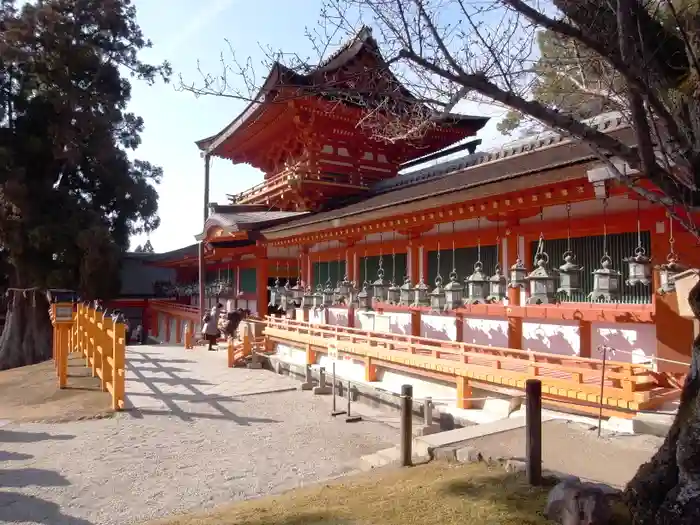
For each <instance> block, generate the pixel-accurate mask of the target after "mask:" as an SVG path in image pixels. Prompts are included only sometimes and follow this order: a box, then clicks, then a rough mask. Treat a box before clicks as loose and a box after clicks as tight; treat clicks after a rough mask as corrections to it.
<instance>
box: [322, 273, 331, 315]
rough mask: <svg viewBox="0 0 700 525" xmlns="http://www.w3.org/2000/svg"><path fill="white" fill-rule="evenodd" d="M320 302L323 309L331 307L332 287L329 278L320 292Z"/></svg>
mask: <svg viewBox="0 0 700 525" xmlns="http://www.w3.org/2000/svg"><path fill="white" fill-rule="evenodd" d="M321 302H322V304H323V307H324V308H328V307H329V306H332V305H333V285H332V284H331V278H330V277H329V278H328V279H327V280H326V286H325V288H324V289H323V292H321Z"/></svg>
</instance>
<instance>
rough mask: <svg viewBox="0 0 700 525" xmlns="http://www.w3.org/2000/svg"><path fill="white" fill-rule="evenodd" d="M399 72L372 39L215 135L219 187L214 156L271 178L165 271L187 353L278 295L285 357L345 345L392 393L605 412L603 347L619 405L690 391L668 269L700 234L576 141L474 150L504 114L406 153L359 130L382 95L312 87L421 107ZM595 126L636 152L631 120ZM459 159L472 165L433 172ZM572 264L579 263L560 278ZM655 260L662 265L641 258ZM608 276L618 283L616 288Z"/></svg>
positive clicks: (280, 81)
mask: <svg viewBox="0 0 700 525" xmlns="http://www.w3.org/2000/svg"><path fill="white" fill-rule="evenodd" d="M382 66H383V63H382V58H381V55H380V54H379V51H378V48H377V45H376V42H375V41H374V39H373V38H372V36H371V33H370V32H369V31H367V30H363V31H362V32H361V33H360V34H359V35H358V36H357V37H356V38H355V39H354V40H353V41H352V42H350V43H349V44H348V45H347V46H346V47H345V48H343V49H342V50H340V51H339V52H338V53H336V54H335V55H334V56H333V57H332V58H331V59H330V60H328V61H327V62H325V63H324V64H322V65H321V66H319V67H318V68H317V69H315V70H314V71H311V72H310V73H309V74H307V75H303V76H302V75H298V74H296V73H294V72H292V71H290V70H288V69H285V68H284V67H283V66H281V65H277V66H275V67H274V68H273V69H272V71H271V72H270V74H269V76H268V78H267V80H266V81H265V85H264V87H263V88H262V90H261V91H260V93H259V96H258V98H257V99H256V100H255V101H254V102H252V103H251V104H250V105H249V106H248V107H247V108H246V110H245V111H244V112H243V113H242V114H241V115H239V116H238V117H237V118H236V119H235V120H234V121H233V122H232V123H231V124H230V125H229V126H227V127H226V128H225V129H223V130H221V131H220V132H219V133H217V134H216V135H214V136H212V137H209V138H207V139H204V140H202V141H200V142H198V143H197V145H198V147H199V148H200V150H201V151H202V154H203V158H204V162H205V173H206V177H205V180H206V181H207V191H205V193H206V194H208V180H209V165H210V162H209V161H210V159H211V157H219V158H224V159H229V160H231V161H232V162H234V163H248V164H251V165H253V166H255V167H257V168H259V169H260V170H262V171H263V172H264V173H265V178H264V181H263V182H262V183H261V184H258V185H257V186H254V187H253V188H251V189H249V190H247V191H245V192H243V193H241V194H238V195H231V196H230V201H231V202H230V204H228V205H211V206H210V205H209V203H208V202H205V210H206V211H205V217H204V226H203V228H202V233H201V234H200V235H199V236H197V241H198V244H197V245H195V246H191V247H189V248H186V249H184V250H180V251H179V252H177V253H173V254H172V255H171V256H169V255H168V254H163V255H162V256H161V260H160V261H158V262H156V264H158V265H161V266H167V267H170V268H173V269H175V270H176V274H177V281H178V282H177V285H178V286H177V290H178V293H179V295H180V297H181V299H180V301H179V302H178V303H177V304H175V303H172V302H170V303H166V302H156V303H154V305H153V309H154V312H155V313H156V318H157V324H155V325H154V326H151V333H152V334H153V335H156V336H158V337H160V338H161V339H165V340H170V341H173V342H174V341H177V342H180V341H181V338H182V331H183V329H184V327H185V326H186V325H187V324H188V323H194V326H195V330H198V329H199V323H200V319H201V315H202V312H203V310H204V309H206V308H208V307H209V306H210V305H211V304H213V302H214V301H216V300H217V298H218V300H220V301H221V302H226V301H229V302H230V305H231V306H237V307H243V308H248V309H250V310H251V311H252V312H254V313H258V314H259V315H260V316H265V315H266V314H267V312H268V303H269V302H272V303H274V304H276V305H278V306H281V307H282V308H281V309H282V310H284V311H286V312H287V317H291V318H293V319H295V320H296V321H294V322H292V321H286V322H282V321H274V322H271V323H270V324H269V325H268V331H267V333H268V335H269V337H270V339H271V341H272V344H274V345H276V348H277V353H278V355H279V357H280V359H283V360H286V361H288V362H290V363H296V364H298V365H303V364H307V363H321V364H323V363H324V362H327V361H326V360H327V359H328V358H327V356H326V355H325V354H326V352H327V347H328V346H329V345H337V346H338V349H339V350H340V353H341V354H342V355H345V359H344V360H343V361H342V363H339V364H338V366H339V367H340V373H341V374H343V373H344V374H346V375H347V376H349V377H353V378H356V379H357V380H363V381H368V382H376V381H379V382H383V383H384V385H386V388H387V389H391V388H394V387H395V386H396V385H395V384H398V382H400V381H405V378H406V377H409V376H410V377H417V379H415V381H416V382H417V383H420V384H421V385H423V386H422V387H421V388H425V389H430V388H432V389H433V390H432V391H435V390H436V389H437V390H438V391H444V392H445V394H446V395H448V396H450V395H454V396H455V398H456V402H457V406H459V407H466V406H469V401H468V399H467V398H468V397H469V395H468V394H469V392H472V389H473V388H479V389H483V390H486V391H498V389H499V388H500V389H502V388H503V387H509V388H513V387H515V388H521V387H522V381H524V379H525V378H527V377H532V376H537V377H541V378H543V385H544V391H545V396H546V398H547V396H549V397H548V398H547V399H549V402H551V403H552V404H560V405H562V406H563V405H565V404H566V403H568V402H573V401H572V399H573V400H577V401H579V402H581V401H582V402H583V403H584V404H585V403H586V402H591V403H593V402H596V400H597V401H600V400H601V398H600V396H599V393H598V392H599V389H600V386H599V384H600V372H599V367H598V365H597V361H596V360H597V359H600V358H601V357H602V355H601V353H600V351H599V348H601V347H603V346H608V347H611V348H614V349H616V350H617V352H616V353H615V354H614V356H612V354H611V355H608V356H607V357H608V359H613V360H614V361H616V362H617V363H616V365H615V366H618V368H613V369H612V372H611V373H610V375H609V377H608V378H607V379H606V381H607V382H608V385H609V386H608V387H607V388H608V390H609V393H606V394H605V395H604V397H603V401H604V405H605V406H606V407H607V408H606V410H607V409H610V411H612V412H611V413H615V410H616V409H622V410H630V411H634V410H638V409H640V408H654V407H658V406H660V405H661V404H662V403H664V402H666V401H669V400H672V399H674V398H675V397H677V394H678V381H679V379H680V378H679V374H682V373H684V372H685V369H686V367H685V366H683V365H682V364H678V363H673V362H666V361H657V360H655V359H654V358H657V357H658V358H664V359H668V360H671V361H677V362H679V363H684V362H688V360H689V353H690V347H691V343H692V339H693V326H692V322H691V321H688V320H685V319H683V318H681V317H679V316H678V313H677V311H676V309H675V308H676V307H675V306H674V303H673V302H672V301H669V297H670V295H671V294H669V293H661V292H660V291H659V290H660V288H661V287H662V285H665V277H667V276H668V274H669V272H670V271H671V270H674V268H669V267H660V266H659V265H663V264H664V263H666V262H667V256H669V254H671V255H672V256H673V257H676V258H677V259H678V260H680V261H681V262H683V263H685V264H687V265H693V266H697V265H699V264H700V250H698V248H697V246H696V243H695V241H694V240H693V239H692V238H691V236H690V235H689V234H687V233H686V232H685V231H682V230H681V228H680V227H679V226H678V225H677V224H676V225H671V223H670V222H669V219H668V218H667V217H666V215H665V212H664V210H662V209H661V208H660V207H655V206H653V205H651V204H650V203H649V202H648V201H646V200H639V199H638V198H637V197H636V195H635V194H633V193H632V192H630V190H629V189H628V188H626V187H624V186H621V185H619V184H617V183H616V181H615V180H613V178H612V177H610V176H609V175H608V170H607V168H605V167H604V166H602V165H601V164H600V162H599V161H597V160H596V159H595V157H594V155H593V154H592V152H591V151H590V149H589V148H588V147H587V146H586V145H584V144H581V143H579V142H577V141H575V140H571V139H569V138H566V137H562V136H559V135H557V134H555V133H545V134H541V135H538V136H536V137H533V138H527V139H523V140H521V141H518V142H514V143H512V144H509V145H507V146H505V147H504V148H502V149H499V150H496V151H491V152H486V153H482V152H476V151H475V148H476V147H477V145H478V143H479V141H478V140H472V141H471V142H469V141H468V140H469V137H473V136H474V135H475V134H476V133H477V132H478V131H479V130H480V129H481V128H482V127H483V126H484V125H485V123H486V121H487V119H486V118H482V117H470V116H461V115H449V116H448V117H446V118H443V119H441V120H438V121H437V123H436V124H435V125H434V126H433V127H432V128H431V129H430V131H429V132H428V133H426V134H425V135H424V136H423V137H422V138H421V140H420V141H396V142H393V143H388V142H384V141H380V140H378V139H375V138H373V136H372V134H371V132H369V131H366V130H364V129H363V128H362V127H361V126H358V122H360V121H361V119H363V117H364V116H365V115H366V113H367V111H369V110H371V109H372V104H373V103H374V102H373V99H372V97H371V96H369V95H368V96H367V98H366V99H365V100H363V101H362V103H361V104H360V103H354V102H353V101H352V100H347V99H342V98H338V97H335V96H333V94H332V92H331V93H330V94H325V93H323V92H321V91H320V90H318V89H315V88H314V86H320V85H322V86H329V85H332V86H334V88H335V89H337V90H338V91H343V90H346V89H348V88H349V87H350V86H354V87H355V88H356V89H358V91H360V92H363V91H364V92H368V93H369V92H371V91H372V90H377V91H378V92H389V91H396V92H401V93H402V94H404V95H405V100H406V104H409V105H410V104H416V105H417V104H419V103H418V102H417V101H415V100H412V99H411V98H410V95H409V94H408V93H407V92H406V90H405V88H403V87H402V86H401V85H400V84H399V83H398V81H397V80H396V79H395V78H392V77H390V76H388V75H387V74H386V73H385V72H386V68H385V67H382ZM377 71H382V72H384V73H382V75H381V76H379V77H377ZM358 86H359V88H358ZM363 87H364V88H363ZM590 124H591V125H592V126H594V127H596V128H597V129H598V130H600V131H603V132H605V133H608V134H610V135H613V136H615V137H616V138H618V139H620V140H622V141H624V142H625V143H628V144H633V142H634V134H633V132H632V130H631V129H630V128H629V127H628V125H627V124H626V123H625V122H624V121H623V119H622V118H621V117H620V116H619V115H617V114H607V115H602V116H600V117H598V118H596V119H594V120H592V121H591V122H590ZM455 144H460V145H459V146H454V145H455ZM445 148H451V149H450V150H448V151H452V152H453V153H454V152H457V151H460V150H462V151H463V155H462V157H461V158H458V159H456V160H450V161H442V162H440V161H439V159H438V160H435V158H434V157H437V156H436V155H435V154H436V152H438V151H440V150H444V149H445ZM419 165H420V166H423V167H418V168H417V169H416V167H417V166H419ZM426 166H427V167H426ZM408 168H413V171H410V170H408ZM642 183H643V182H642ZM566 252H570V254H571V255H575V256H576V259H575V260H572V259H571V258H569V259H568V260H569V261H570V262H573V263H575V264H577V265H579V266H578V267H572V266H571V265H570V266H569V267H568V269H567V267H564V268H562V269H561V271H559V268H560V267H561V266H562V265H565V256H566ZM642 252H643V254H645V255H646V256H648V257H651V258H652V261H651V263H646V262H645V261H644V259H643V258H639V259H636V261H637V262H638V263H639V264H637V265H631V263H630V261H629V258H631V257H635V254H637V255H640V254H642ZM603 259H606V260H603ZM537 261H541V264H539V267H540V269H539V270H537V271H534V272H533V270H536V268H537V267H538V266H537ZM652 264H653V265H654V266H653V267H652ZM497 266H498V268H497ZM380 267H381V269H382V271H383V277H384V278H383V281H385V282H382V279H381V278H380V276H379V275H378V273H379V269H380ZM514 267H515V269H519V270H520V271H518V272H513V271H512V270H511V269H512V268H514ZM581 267H582V268H581ZM631 267H632V268H631ZM479 268H481V272H479V271H478V270H479ZM604 268H608V269H612V270H614V272H612V273H610V272H608V273H607V275H603V276H602V277H601V276H600V273H601V272H600V270H601V269H604ZM596 271H598V274H599V275H598V277H596V276H594V272H596ZM630 271H633V272H636V273H633V275H630ZM530 272H533V273H530ZM616 272H620V273H619V274H617V273H616ZM603 273H605V272H603ZM451 274H452V275H453V277H454V279H452V281H455V282H456V284H455V282H453V283H452V284H449V283H450V282H451ZM199 276H202V277H203V278H201V279H200V278H199ZM502 276H503V277H502ZM526 276H527V277H528V278H527V279H524V278H525V277H526ZM576 276H578V277H580V283H579V286H576V283H575V282H573V283H572V279H573V280H574V281H575V280H576ZM506 277H507V279H508V285H506V279H505V278H506ZM511 277H513V278H511ZM646 277H648V278H649V280H648V282H644V281H645V278H646ZM439 278H441V279H442V284H441V286H436V280H439ZM465 279H469V280H468V281H467V283H466V285H464V283H465ZM630 281H631V282H630ZM662 281H664V282H662ZM351 282H354V283H357V284H356V286H355V287H353V286H351ZM608 282H610V283H612V284H614V283H617V285H618V286H617V291H616V289H615V287H614V286H613V287H612V289H611V288H610V285H609V284H607V283H608ZM363 283H365V284H364V287H363ZM372 283H374V285H373V284H372ZM572 284H573V285H574V286H573V287H572V286H571V285H572ZM462 285H464V286H465V290H464V291H463V293H462V299H461V300H460V298H459V297H458V295H459V294H460V287H461V286H462ZM399 287H403V288H402V290H399ZM445 288H446V289H447V290H445ZM666 288H667V290H670V288H668V287H666ZM271 290H272V292H271ZM557 290H559V292H558V293H557ZM446 291H447V294H446V293H445V292H446ZM608 292H611V293H610V294H608ZM184 296H186V297H187V299H182V297H184ZM200 298H202V299H200ZM431 301H432V306H431ZM182 303H190V305H191V306H184V305H183V304H182ZM450 303H451V304H450ZM353 329H354V330H353ZM333 333H335V334H336V335H335V336H333ZM338 334H340V335H338ZM411 336H412V337H411ZM362 338H365V339H362ZM487 347H490V349H489V348H487ZM508 349H510V350H511V351H512V352H511V353H510V354H509V353H508ZM519 350H521V351H522V352H518V351H519ZM399 351H404V352H406V355H407V357H401V356H400V355H399ZM470 356H471V357H470ZM474 356H476V357H474ZM479 356H481V357H479ZM392 382H394V383H395V384H394V386H393V387H392V386H391V385H392ZM419 386H420V385H419ZM589 408H590V407H588V408H587V407H586V406H583V407H579V409H580V410H582V411H584V412H586V411H590V410H589Z"/></svg>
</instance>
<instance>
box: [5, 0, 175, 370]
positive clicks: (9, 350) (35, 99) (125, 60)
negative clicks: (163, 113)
mask: <svg viewBox="0 0 700 525" xmlns="http://www.w3.org/2000/svg"><path fill="white" fill-rule="evenodd" d="M17 4H18V3H17V2H15V1H14V0H2V3H1V4H0V24H1V25H2V35H3V38H2V44H1V45H0V245H2V246H3V247H4V250H5V251H6V253H7V260H8V263H9V265H10V266H11V268H12V270H11V275H10V285H11V287H13V288H17V289H33V290H34V289H35V290H41V289H45V288H70V289H76V290H78V291H79V293H80V294H81V296H82V297H83V298H84V299H92V298H97V297H99V298H103V299H105V298H109V296H110V295H112V294H114V293H116V292H117V291H118V289H119V278H118V273H119V264H120V258H121V255H122V254H123V253H124V252H125V251H126V249H127V248H128V245H129V241H128V239H129V236H130V235H133V234H137V233H140V232H144V231H150V230H152V229H154V228H156V227H157V226H158V222H159V219H158V215H157V209H158V196H157V192H156V189H155V185H156V184H157V183H158V182H159V181H160V179H161V177H162V171H161V169H160V168H158V167H156V166H153V165H151V164H149V163H148V162H145V161H138V160H137V161H133V162H132V161H130V160H129V157H128V155H127V150H133V149H136V148H137V146H138V145H139V143H140V138H139V134H140V133H141V131H142V130H143V120H142V119H141V118H139V117H137V116H136V115H133V114H131V113H129V112H127V110H126V107H127V103H128V101H129V99H130V96H131V85H130V83H129V81H128V79H127V78H125V77H124V76H123V75H122V72H129V74H130V75H131V76H132V77H133V78H137V79H139V80H143V81H146V82H149V83H153V82H154V81H156V79H157V78H158V77H161V78H163V79H164V80H167V79H168V77H169V74H170V68H169V66H168V64H167V63H166V64H163V65H160V66H154V65H149V64H146V63H144V62H142V61H141V60H139V58H138V52H139V51H140V50H141V49H143V48H145V47H148V46H149V45H150V43H149V42H148V41H147V40H146V39H145V37H144V35H143V34H142V32H141V29H140V28H139V26H138V24H137V22H136V11H135V8H134V6H133V5H132V2H131V1H130V0H110V1H109V2H106V1H104V0H43V1H41V0H34V1H30V2H26V3H23V4H22V5H21V7H19V6H18V5H17ZM47 311H48V304H47V302H46V298H45V296H44V295H43V294H41V293H35V292H34V291H32V290H30V291H29V293H15V294H14V296H13V297H12V299H11V301H10V304H9V312H8V316H7V321H6V324H5V329H4V331H3V334H2V336H1V337H0V370H2V369H6V368H11V367H15V366H21V365H27V364H31V363H35V362H38V361H41V360H44V359H48V358H50V357H51V326H50V323H49V318H48V316H47Z"/></svg>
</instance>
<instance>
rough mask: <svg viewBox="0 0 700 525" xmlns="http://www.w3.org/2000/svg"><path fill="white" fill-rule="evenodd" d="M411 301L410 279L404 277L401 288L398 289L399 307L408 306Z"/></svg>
mask: <svg viewBox="0 0 700 525" xmlns="http://www.w3.org/2000/svg"><path fill="white" fill-rule="evenodd" d="M412 300H413V286H411V278H410V277H408V276H406V277H405V278H404V280H403V284H402V285H401V288H399V305H401V306H410V305H411V302H412Z"/></svg>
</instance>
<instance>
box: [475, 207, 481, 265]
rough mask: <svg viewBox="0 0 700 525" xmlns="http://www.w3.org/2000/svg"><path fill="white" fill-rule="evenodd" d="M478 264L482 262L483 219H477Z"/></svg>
mask: <svg viewBox="0 0 700 525" xmlns="http://www.w3.org/2000/svg"><path fill="white" fill-rule="evenodd" d="M476 262H477V263H480V262H481V217H478V218H477V219H476Z"/></svg>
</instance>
